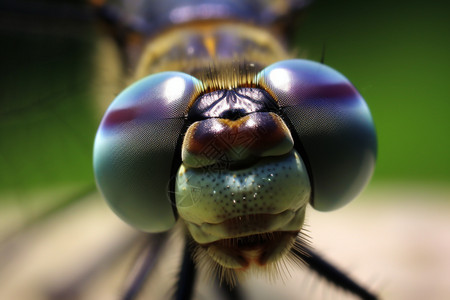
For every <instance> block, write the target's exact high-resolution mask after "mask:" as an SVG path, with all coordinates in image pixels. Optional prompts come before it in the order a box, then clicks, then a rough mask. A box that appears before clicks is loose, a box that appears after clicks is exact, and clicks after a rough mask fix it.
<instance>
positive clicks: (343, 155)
mask: <svg viewBox="0 0 450 300" xmlns="http://www.w3.org/2000/svg"><path fill="white" fill-rule="evenodd" d="M250 83H251V84H244V85H241V86H239V85H237V86H232V87H229V88H220V89H216V90H211V91H208V92H207V93H203V94H201V95H200V94H199V88H198V87H199V86H202V81H201V80H198V79H196V78H194V77H192V76H190V75H187V74H184V73H179V72H164V73H159V74H155V75H151V76H149V77H146V78H144V79H142V80H141V81H139V82H137V83H135V84H134V85H132V86H131V87H129V88H127V89H126V90H125V91H124V92H122V93H121V94H120V95H119V96H118V97H117V98H116V100H114V102H113V103H112V104H111V106H110V107H109V109H108V110H107V112H106V114H105V117H104V118H103V121H102V123H101V125H100V128H99V131H98V133H97V137H96V141H95V146H94V170H95V175H96V179H97V183H98V186H99V188H100V190H101V191H102V193H103V195H104V196H105V198H106V200H107V201H108V203H109V204H110V206H111V207H112V209H113V210H114V211H115V212H116V213H117V214H118V215H119V216H120V217H122V218H123V219H124V220H125V221H127V222H128V223H130V224H131V225H133V226H135V227H136V228H139V229H141V230H143V231H147V232H161V231H165V230H168V229H170V228H171V227H173V225H174V224H175V222H176V218H177V217H180V219H182V220H183V222H185V223H186V225H187V228H188V231H189V232H190V235H191V236H192V238H193V239H194V240H195V241H196V242H197V243H198V244H199V245H200V248H202V249H203V251H204V252H205V253H206V254H207V255H208V256H209V257H211V258H212V260H214V261H215V262H216V263H218V264H219V265H220V266H222V267H224V268H229V269H233V270H234V269H236V270H238V269H245V268H246V267H247V266H248V265H250V264H252V263H256V264H258V265H266V264H268V263H270V262H273V261H277V260H278V259H279V258H280V257H281V256H283V255H284V254H285V253H286V252H288V251H289V249H290V247H292V245H293V244H294V242H295V239H296V235H297V234H298V232H299V231H300V230H301V228H302V225H303V221H304V215H305V209H306V206H307V204H308V203H309V204H311V205H312V207H314V208H315V209H318V210H322V211H329V210H334V209H337V208H339V207H341V206H343V205H345V204H346V203H348V202H349V201H351V200H352V199H353V198H354V197H355V196H356V195H357V194H358V193H359V192H360V191H361V190H362V189H363V187H364V186H365V185H366V183H367V182H368V180H369V179H370V177H371V174H372V171H373V167H374V164H375V157H376V136H375V129H374V125H373V121H372V118H371V115H370V112H369V109H368V108H367V105H366V103H365V102H364V100H363V99H362V97H361V96H360V94H359V93H358V91H357V90H356V89H355V88H354V87H353V85H352V84H351V83H350V82H349V81H348V80H347V79H346V78H345V77H344V76H343V75H341V74H340V73H338V72H336V71H335V70H333V69H331V68H329V67H327V66H324V65H322V64H319V63H315V62H311V61H307V60H299V59H296V60H287V61H281V62H278V63H275V64H272V65H270V66H268V67H266V68H265V69H263V70H262V71H260V72H258V73H257V74H255V76H254V77H253V79H252V80H251V82H250Z"/></svg>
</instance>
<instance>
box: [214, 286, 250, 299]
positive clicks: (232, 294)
mask: <svg viewBox="0 0 450 300" xmlns="http://www.w3.org/2000/svg"><path fill="white" fill-rule="evenodd" d="M219 287H220V290H221V292H222V295H224V297H225V299H229V300H244V298H243V297H242V293H241V291H240V288H239V283H238V284H237V285H236V286H234V287H230V286H229V285H228V284H227V283H225V282H222V284H219Z"/></svg>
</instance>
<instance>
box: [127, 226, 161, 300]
mask: <svg viewBox="0 0 450 300" xmlns="http://www.w3.org/2000/svg"><path fill="white" fill-rule="evenodd" d="M168 235H169V233H168V232H163V233H158V234H152V235H150V237H149V239H150V245H149V246H148V248H147V249H146V253H145V257H144V259H143V263H142V264H141V265H140V266H139V267H138V270H137V272H136V274H135V275H134V276H133V277H132V279H131V281H130V282H131V283H130V285H129V287H128V288H127V289H126V292H125V294H124V295H123V297H122V299H123V300H133V299H135V298H136V296H137V295H138V294H139V292H140V291H141V289H142V286H143V284H144V283H145V280H146V279H147V277H148V276H149V275H150V273H151V271H152V270H153V268H154V267H155V265H156V263H157V261H158V259H159V256H160V253H161V250H162V249H163V248H164V245H165V241H166V240H167V237H168Z"/></svg>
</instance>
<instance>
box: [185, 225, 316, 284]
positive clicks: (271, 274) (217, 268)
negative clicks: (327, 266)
mask: <svg viewBox="0 0 450 300" xmlns="http://www.w3.org/2000/svg"><path fill="white" fill-rule="evenodd" d="M274 234H275V235H276V233H266V234H263V235H261V237H259V238H260V239H271V238H273V237H274ZM223 243H224V244H227V245H234V243H236V241H233V240H230V241H224V242H223ZM309 245H310V242H309V236H308V235H307V234H306V233H305V232H304V230H303V229H302V230H301V231H300V232H299V233H298V235H297V236H296V237H295V238H294V239H293V240H292V243H291V244H289V245H287V247H286V249H285V250H284V251H283V253H282V255H281V257H280V258H279V259H278V260H276V261H274V262H271V263H268V264H265V265H262V266H260V265H257V266H251V267H249V268H245V269H231V268H226V267H224V266H222V265H220V264H219V263H217V262H216V261H214V260H213V259H212V258H211V256H210V255H209V254H208V253H207V248H205V247H204V246H202V245H197V246H196V248H195V250H194V261H195V262H196V264H197V266H198V267H199V268H200V269H201V270H202V271H203V272H204V273H203V274H204V278H205V279H206V280H212V279H213V278H217V279H218V280H219V282H220V283H224V282H226V283H227V284H228V285H229V286H230V287H234V286H235V285H236V284H237V283H238V282H242V281H243V280H245V278H246V277H247V276H249V275H257V276H265V277H266V278H267V280H268V281H270V282H275V281H276V280H281V281H285V280H287V279H288V278H289V277H290V276H291V272H292V270H295V269H296V268H298V267H304V266H305V263H304V261H303V260H302V258H301V257H300V256H298V255H296V254H295V252H294V251H291V249H292V248H295V249H296V250H297V251H298V252H301V253H304V251H305V249H307V248H308V247H310V246H309Z"/></svg>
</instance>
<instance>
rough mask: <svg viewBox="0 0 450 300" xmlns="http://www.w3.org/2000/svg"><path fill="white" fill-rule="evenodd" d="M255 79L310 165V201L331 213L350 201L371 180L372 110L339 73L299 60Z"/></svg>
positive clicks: (278, 65)
mask: <svg viewBox="0 0 450 300" xmlns="http://www.w3.org/2000/svg"><path fill="white" fill-rule="evenodd" d="M257 81H258V84H259V85H260V86H262V87H264V88H265V89H266V90H267V91H268V92H269V93H270V94H271V95H272V96H273V97H274V98H275V100H276V101H278V104H279V106H280V107H281V110H282V112H283V114H284V117H285V118H286V119H287V120H286V121H287V123H288V125H290V127H291V133H292V135H293V137H294V142H295V147H296V148H297V151H298V152H299V153H300V154H301V155H302V158H303V159H304V160H305V162H306V164H307V167H308V172H309V175H310V180H311V183H312V189H313V190H312V198H311V205H312V206H313V207H314V208H316V209H318V210H321V211H329V210H334V209H337V208H339V207H342V206H344V205H345V204H347V203H348V202H350V201H351V200H352V199H353V198H354V197H355V196H356V195H357V194H358V193H359V192H360V191H361V190H362V189H363V187H364V186H365V185H366V184H367V182H368V180H369V179H370V177H371V175H372V172H373V168H374V165H375V159H376V148H377V142H376V134H375V128H374V124H373V121H372V117H371V115H370V111H369V109H368V107H367V105H366V103H365V101H364V99H363V98H362V97H361V95H360V94H359V93H358V91H357V90H356V89H355V87H354V86H353V85H352V84H351V83H350V81H348V79H347V78H345V77H344V76H343V75H342V74H340V73H339V72H337V71H335V70H333V69H331V68H329V67H327V66H325V65H323V64H319V63H316V62H312V61H307V60H301V59H294V60H286V61H281V62H278V63H275V64H273V65H270V66H268V67H267V68H265V69H264V70H262V71H261V72H260V73H259V74H258V76H257ZM289 123H290V124H289Z"/></svg>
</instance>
